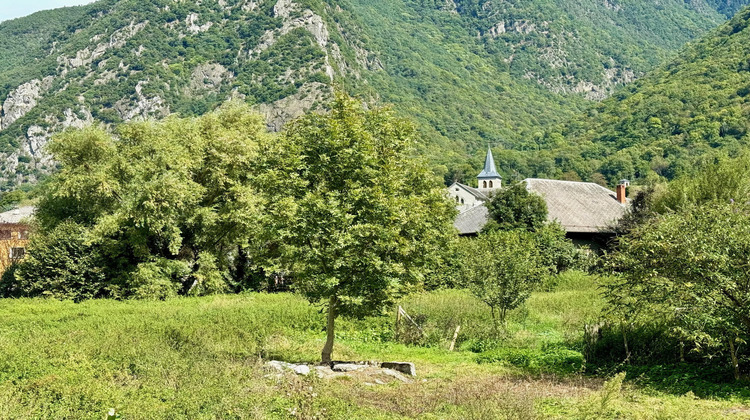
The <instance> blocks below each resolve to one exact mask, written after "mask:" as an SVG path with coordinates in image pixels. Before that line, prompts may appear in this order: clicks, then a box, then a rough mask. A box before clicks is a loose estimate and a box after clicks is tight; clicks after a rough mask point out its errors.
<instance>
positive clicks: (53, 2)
mask: <svg viewBox="0 0 750 420" xmlns="http://www.w3.org/2000/svg"><path fill="white" fill-rule="evenodd" d="M92 1H93V0H0V22H2V21H4V20H7V19H13V18H17V17H21V16H26V15H30V14H32V13H34V12H38V11H40V10H45V9H55V8H58V7H64V6H77V5H81V4H86V3H91V2H92Z"/></svg>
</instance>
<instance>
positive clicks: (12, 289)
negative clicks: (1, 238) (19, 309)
mask: <svg viewBox="0 0 750 420" xmlns="http://www.w3.org/2000/svg"><path fill="white" fill-rule="evenodd" d="M17 270H18V264H13V265H11V266H10V267H8V269H6V270H5V272H3V275H2V277H0V297H3V298H11V297H20V296H21V293H20V290H19V288H18V281H17V280H16V271H17Z"/></svg>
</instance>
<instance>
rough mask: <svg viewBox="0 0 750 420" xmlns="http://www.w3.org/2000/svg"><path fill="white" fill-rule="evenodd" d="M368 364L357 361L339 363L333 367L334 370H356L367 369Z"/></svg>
mask: <svg viewBox="0 0 750 420" xmlns="http://www.w3.org/2000/svg"><path fill="white" fill-rule="evenodd" d="M366 368H367V365H358V364H356V363H337V364H334V365H333V367H332V368H331V369H332V370H333V371H334V372H354V371H357V370H363V369H366Z"/></svg>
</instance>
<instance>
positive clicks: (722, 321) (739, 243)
mask: <svg viewBox="0 0 750 420" xmlns="http://www.w3.org/2000/svg"><path fill="white" fill-rule="evenodd" d="M749 254H750V207H748V205H747V204H744V203H742V204H740V203H738V204H727V203H725V204H720V203H706V204H703V205H699V206H696V205H694V206H686V207H684V208H683V209H681V210H680V211H678V212H671V213H667V214H665V215H659V216H655V217H652V218H650V219H648V220H647V221H646V222H645V223H644V224H642V225H640V226H638V227H636V228H635V229H634V230H633V231H632V232H631V233H630V234H629V235H626V236H624V237H622V238H621V239H620V242H619V244H618V251H617V252H616V253H614V254H613V255H611V256H610V260H609V261H610V263H611V264H612V267H613V268H614V269H615V270H616V271H617V272H619V273H620V277H619V279H620V280H619V281H618V282H617V283H615V284H614V285H612V286H611V287H610V289H609V291H608V297H609V299H610V301H611V302H612V303H613V304H614V308H615V309H616V310H618V311H619V312H621V313H623V314H624V315H625V316H626V317H627V318H629V319H631V320H632V319H634V318H635V317H636V316H645V317H646V319H651V320H659V321H660V322H665V321H666V322H668V323H669V324H670V325H671V326H672V331H673V332H675V333H677V334H678V338H679V339H680V340H683V341H687V340H689V341H690V342H692V343H695V347H696V349H699V350H708V349H710V348H712V347H713V348H716V346H719V345H721V344H722V343H727V340H731V342H732V345H733V343H734V342H735V341H736V340H738V339H739V340H741V341H745V340H747V339H748V337H750V283H748V277H749V276H750V264H749V263H748V258H747V256H748V255H749ZM732 353H734V351H732Z"/></svg>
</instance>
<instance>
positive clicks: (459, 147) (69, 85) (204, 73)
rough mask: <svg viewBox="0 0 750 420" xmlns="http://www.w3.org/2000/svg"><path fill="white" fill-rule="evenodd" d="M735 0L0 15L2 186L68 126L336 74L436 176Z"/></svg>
mask: <svg viewBox="0 0 750 420" xmlns="http://www.w3.org/2000/svg"><path fill="white" fill-rule="evenodd" d="M742 3H747V0H743V1H742ZM739 4H740V3H738V2H711V1H709V0H693V1H690V2H684V1H682V0H661V1H659V2H658V3H655V2H650V1H636V0H628V1H625V0H583V1H581V2H578V3H575V4H573V3H572V2H567V1H563V0H525V1H520V0H489V1H487V0H483V1H479V0H378V1H371V0H325V1H324V0H203V1H197V2H185V1H174V0H100V1H98V2H96V3H93V4H90V5H87V6H81V7H73V8H65V9H58V10H53V11H46V12H40V13H37V14H35V15H32V16H29V17H26V18H22V19H17V20H13V21H8V22H4V23H2V24H0V103H2V109H1V111H0V112H1V113H0V151H2V157H0V173H2V174H3V175H2V180H4V184H3V185H2V187H3V188H5V189H8V188H13V187H14V186H16V185H18V184H20V183H26V182H34V181H35V180H36V179H38V177H39V176H40V175H43V174H45V173H48V172H49V171H52V170H54V166H55V163H54V162H52V161H51V160H50V158H49V156H47V155H46V154H45V153H44V149H43V147H44V144H46V142H47V141H48V139H49V138H50V136H51V135H53V134H54V133H55V132H58V131H60V130H62V129H65V128H67V127H77V126H82V125H84V124H89V123H91V122H95V121H99V122H102V123H105V124H116V123H119V122H121V121H127V120H131V119H139V118H151V117H154V118H161V117H164V116H166V115H168V114H170V113H177V114H180V115H200V114H202V113H204V112H206V111H208V110H210V109H213V108H215V107H216V106H218V105H219V104H220V103H222V102H224V101H226V100H227V99H230V98H239V99H241V100H245V101H247V102H250V103H253V104H255V105H257V107H258V109H259V110H260V111H261V112H262V113H264V114H265V115H266V117H267V119H268V125H269V128H271V129H274V130H278V129H280V128H281V126H282V125H283V123H284V122H286V121H288V120H289V119H291V118H293V117H295V116H297V115H300V114H302V113H303V112H307V111H310V110H316V109H320V108H321V107H322V106H324V103H325V102H326V100H327V99H328V98H329V97H330V94H331V91H332V86H334V85H338V86H341V87H343V88H344V89H346V90H348V91H349V92H351V93H353V94H357V95H360V96H361V97H362V98H364V99H365V100H368V101H379V102H385V103H392V104H393V105H394V107H395V108H396V109H397V110H399V111H400V112H401V113H402V114H403V115H405V116H408V117H410V118H412V119H414V120H415V121H417V123H418V125H419V127H420V128H421V130H422V131H423V133H424V138H425V142H424V144H423V145H422V152H423V153H424V154H425V155H426V156H428V157H429V158H430V159H432V161H433V162H434V163H435V164H436V171H437V172H439V173H443V174H444V175H445V176H446V177H453V176H460V173H461V172H462V171H464V172H468V171H470V170H471V169H470V168H471V164H473V163H474V162H473V160H472V159H474V160H476V159H477V158H478V157H479V154H480V153H481V152H480V150H481V149H483V148H485V147H486V145H487V143H491V144H493V145H494V146H496V147H499V148H502V149H506V150H508V151H509V152H515V151H523V150H528V149H537V148H539V147H540V142H544V141H545V138H544V135H543V133H544V132H545V130H547V129H548V128H549V127H553V126H556V125H558V124H561V123H563V122H565V121H567V120H569V119H570V118H572V117H573V116H574V115H576V114H577V113H580V112H581V111H582V110H584V109H587V108H588V107H590V104H591V100H600V99H603V98H605V97H607V96H608V95H610V94H611V92H612V91H613V90H614V88H615V87H616V86H618V85H621V84H623V83H628V82H630V81H632V80H634V79H637V78H638V77H640V76H642V75H643V74H644V73H645V72H647V71H648V70H650V69H651V68H653V67H654V66H656V65H657V64H658V63H660V62H662V61H663V60H664V59H665V58H666V57H669V56H670V55H671V54H672V53H673V52H674V51H675V50H677V49H678V48H680V47H681V46H682V45H683V44H684V43H686V42H687V41H689V40H691V39H694V38H695V37H697V36H699V35H701V34H703V33H704V32H706V31H707V30H709V29H710V28H712V27H714V26H715V25H717V24H719V23H720V22H722V21H723V20H724V16H723V15H722V13H723V12H725V11H730V10H732V8H733V7H737V5H739ZM535 170H536V169H535ZM537 172H538V170H537ZM506 174H507V173H506Z"/></svg>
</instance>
